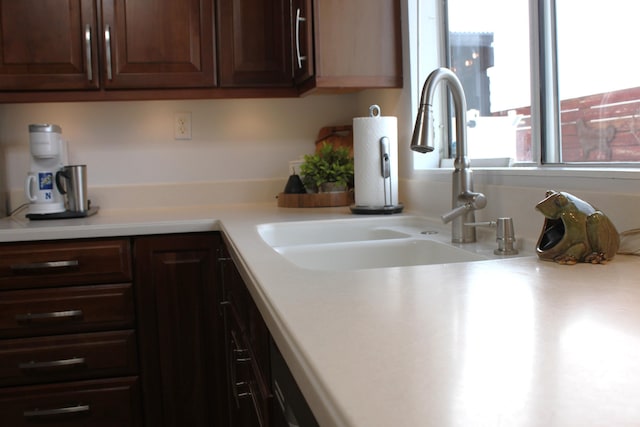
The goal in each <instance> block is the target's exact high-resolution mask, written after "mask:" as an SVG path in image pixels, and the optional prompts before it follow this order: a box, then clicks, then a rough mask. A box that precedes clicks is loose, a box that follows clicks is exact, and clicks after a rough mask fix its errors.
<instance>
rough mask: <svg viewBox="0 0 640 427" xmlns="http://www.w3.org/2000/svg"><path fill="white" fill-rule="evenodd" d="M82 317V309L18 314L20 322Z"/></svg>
mask: <svg viewBox="0 0 640 427" xmlns="http://www.w3.org/2000/svg"><path fill="white" fill-rule="evenodd" d="M76 317H82V310H64V311H53V312H51V313H27V314H16V321H18V323H29V322H34V321H36V322H37V321H39V320H40V321H41V320H44V321H46V320H64V319H73V318H76Z"/></svg>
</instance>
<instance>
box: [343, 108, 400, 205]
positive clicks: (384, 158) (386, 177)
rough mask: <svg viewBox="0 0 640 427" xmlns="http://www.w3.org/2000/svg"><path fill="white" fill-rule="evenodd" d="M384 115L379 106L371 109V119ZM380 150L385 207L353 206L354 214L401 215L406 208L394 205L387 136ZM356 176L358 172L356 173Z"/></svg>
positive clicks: (384, 137) (390, 154)
mask: <svg viewBox="0 0 640 427" xmlns="http://www.w3.org/2000/svg"><path fill="white" fill-rule="evenodd" d="M381 114H382V110H381V109H380V107H379V106H378V105H372V106H370V107H369V117H380V116H381ZM378 144H379V149H380V175H381V178H382V180H383V191H384V205H381V206H369V205H358V204H353V205H351V206H350V209H351V212H352V213H354V214H369V215H374V214H393V213H400V212H402V209H403V208H404V206H403V205H402V203H398V204H394V203H393V182H392V173H391V156H392V153H391V142H390V141H389V138H388V137H387V136H383V137H381V138H380V140H379V142H378ZM355 172H356V174H357V173H358V171H357V170H356V171H355ZM355 191H356V192H357V191H358V188H357V187H356V188H355Z"/></svg>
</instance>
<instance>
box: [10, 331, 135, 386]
mask: <svg viewBox="0 0 640 427" xmlns="http://www.w3.org/2000/svg"><path fill="white" fill-rule="evenodd" d="M136 370H137V352H136V340H135V333H134V331H132V330H126V331H114V332H94V333H89V334H72V335H54V336H51V337H37V338H20V339H10V340H0V386H15V385H25V384H36V383H43V382H53V381H69V380H78V379H89V378H100V377H114V376H124V375H134V374H135V373H136Z"/></svg>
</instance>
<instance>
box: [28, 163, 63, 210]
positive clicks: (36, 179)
mask: <svg viewBox="0 0 640 427" xmlns="http://www.w3.org/2000/svg"><path fill="white" fill-rule="evenodd" d="M24 193H25V195H26V197H27V199H28V200H29V201H30V202H31V206H30V207H29V212H30V213H37V214H40V213H56V212H64V210H65V207H64V199H63V197H62V195H61V194H60V192H59V191H58V189H57V188H56V184H55V172H53V171H37V172H29V174H28V175H27V179H26V181H25V183H24Z"/></svg>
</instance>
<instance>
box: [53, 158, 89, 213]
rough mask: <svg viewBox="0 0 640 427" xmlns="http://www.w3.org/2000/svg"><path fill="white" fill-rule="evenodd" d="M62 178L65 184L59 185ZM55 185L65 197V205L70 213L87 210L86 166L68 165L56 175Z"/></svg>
mask: <svg viewBox="0 0 640 427" xmlns="http://www.w3.org/2000/svg"><path fill="white" fill-rule="evenodd" d="M61 178H64V180H65V181H66V184H64V185H62V184H61ZM56 184H57V186H58V190H59V191H60V193H62V194H66V195H67V203H68V207H69V210H70V211H71V212H86V211H88V210H89V199H88V198H87V165H69V166H65V167H64V168H62V170H61V171H59V172H58V173H57V174H56Z"/></svg>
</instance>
